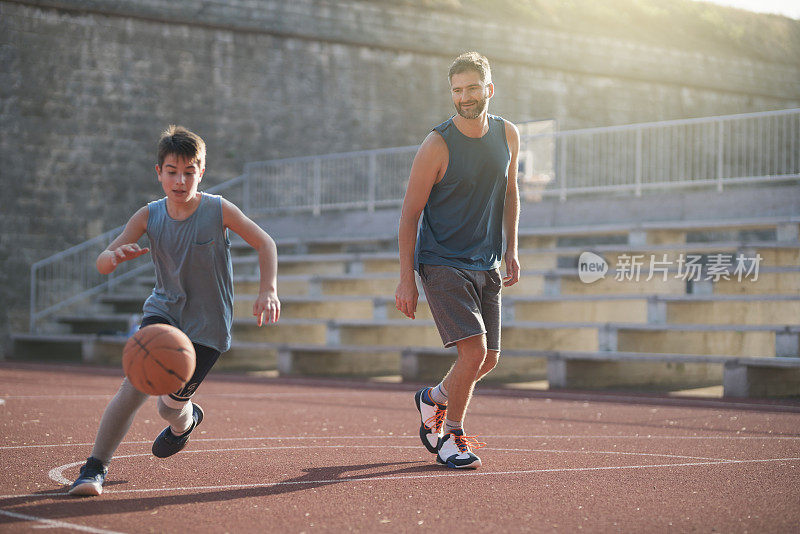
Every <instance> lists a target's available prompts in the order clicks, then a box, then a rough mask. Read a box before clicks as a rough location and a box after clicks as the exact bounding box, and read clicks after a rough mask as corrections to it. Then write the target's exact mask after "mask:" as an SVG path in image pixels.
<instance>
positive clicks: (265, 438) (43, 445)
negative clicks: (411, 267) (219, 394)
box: [0, 434, 800, 450]
mask: <svg viewBox="0 0 800 534" xmlns="http://www.w3.org/2000/svg"><path fill="white" fill-rule="evenodd" d="M479 437H480V438H492V439H504V438H506V439H567V440H571V439H574V440H579V439H645V440H648V439H649V440H662V439H663V440H668V439H678V440H681V439H686V440H800V436H664V435H660V436H654V435H650V434H647V435H633V436H613V435H612V436H609V435H604V436H582V435H548V434H536V435H529V436H521V435H519V436H517V435H511V436H510V435H483V434H482V435H480V436H479ZM298 439H302V440H309V439H316V440H334V439H369V440H371V439H418V437H417V436H406V435H380V436H261V437H239V438H192V443H202V442H208V443H211V442H220V441H280V440H287V441H290V440H298ZM149 443H152V441H124V442H122V443H121V444H120V445H142V444H149ZM92 445H94V443H88V442H87V443H41V444H35V445H2V446H0V450H11V449H45V448H52V447H90V446H92Z"/></svg>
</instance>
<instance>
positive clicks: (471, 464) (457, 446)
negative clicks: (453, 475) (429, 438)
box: [436, 429, 486, 469]
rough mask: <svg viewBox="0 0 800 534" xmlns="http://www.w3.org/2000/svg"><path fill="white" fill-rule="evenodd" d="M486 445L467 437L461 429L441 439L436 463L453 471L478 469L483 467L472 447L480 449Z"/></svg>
mask: <svg viewBox="0 0 800 534" xmlns="http://www.w3.org/2000/svg"><path fill="white" fill-rule="evenodd" d="M485 445H486V444H485V443H481V442H479V441H478V440H477V439H476V438H475V437H473V436H465V435H464V431H463V430H461V429H459V430H453V431H451V432H448V433H447V434H445V435H444V436H442V437H441V438H439V446H438V447H437V448H438V449H439V450H438V452H437V453H436V461H437V462H439V463H440V464H444V465H446V466H447V467H450V468H451V469H477V468H479V467H480V466H481V459H480V458H478V457H477V456H476V455H475V454H474V453H473V452H472V449H471V447H475V448H476V449H480V448H481V447H484V446H485Z"/></svg>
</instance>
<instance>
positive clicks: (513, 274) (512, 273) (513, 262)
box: [503, 250, 519, 287]
mask: <svg viewBox="0 0 800 534" xmlns="http://www.w3.org/2000/svg"><path fill="white" fill-rule="evenodd" d="M504 259H505V261H506V275H505V276H504V277H503V285H504V286H506V287H510V286H513V285H514V284H516V283H517V282H519V258H518V257H517V252H516V251H508V250H507V251H506V255H505V258H504Z"/></svg>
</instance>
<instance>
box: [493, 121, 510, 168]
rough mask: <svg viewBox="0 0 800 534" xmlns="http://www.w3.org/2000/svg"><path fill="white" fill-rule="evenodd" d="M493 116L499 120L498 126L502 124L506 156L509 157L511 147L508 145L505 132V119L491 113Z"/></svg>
mask: <svg viewBox="0 0 800 534" xmlns="http://www.w3.org/2000/svg"><path fill="white" fill-rule="evenodd" d="M492 117H493V118H495V119H497V120H498V121H500V126H502V130H503V142H504V143H505V144H506V150H507V151H508V157H509V158H510V157H511V147H510V146H508V135H507V134H506V120H505V119H504V118H503V117H498V116H496V115H492Z"/></svg>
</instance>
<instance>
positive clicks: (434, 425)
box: [414, 387, 447, 454]
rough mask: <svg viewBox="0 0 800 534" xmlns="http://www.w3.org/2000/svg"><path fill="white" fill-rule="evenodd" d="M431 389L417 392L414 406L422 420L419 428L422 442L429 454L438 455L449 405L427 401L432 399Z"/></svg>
mask: <svg viewBox="0 0 800 534" xmlns="http://www.w3.org/2000/svg"><path fill="white" fill-rule="evenodd" d="M430 389H431V388H429V387H424V388H422V389H420V390H419V391H417V393H416V394H415V395H414V404H416V405H417V410H418V411H419V416H420V420H421V421H422V424H421V425H420V426H419V439H420V440H422V444H423V445H425V448H426V449H428V451H429V452H431V453H432V454H436V446H437V444H438V443H439V438H441V437H442V426H444V414H445V412H446V411H447V405H445V404H439V403H436V402H433V401H432V400H431V401H430V402H429V401H428V400H425V399H426V397H427V398H428V399H430ZM426 393H427V394H426Z"/></svg>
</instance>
